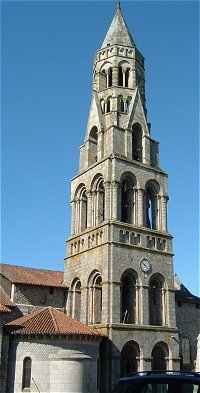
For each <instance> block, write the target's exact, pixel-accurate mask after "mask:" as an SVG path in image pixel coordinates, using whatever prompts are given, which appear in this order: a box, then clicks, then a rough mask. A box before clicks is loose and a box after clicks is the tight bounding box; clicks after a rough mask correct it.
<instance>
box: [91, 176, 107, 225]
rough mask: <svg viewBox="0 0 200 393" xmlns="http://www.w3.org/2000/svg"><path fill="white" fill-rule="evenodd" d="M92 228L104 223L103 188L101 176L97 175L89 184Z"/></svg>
mask: <svg viewBox="0 0 200 393" xmlns="http://www.w3.org/2000/svg"><path fill="white" fill-rule="evenodd" d="M91 194H92V226H96V225H98V224H101V223H102V222H103V221H105V186H104V179H103V176H102V175H101V174H100V173H98V174H97V175H96V176H95V177H94V179H93V180H92V184H91Z"/></svg>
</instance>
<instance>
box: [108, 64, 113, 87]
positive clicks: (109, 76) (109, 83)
mask: <svg viewBox="0 0 200 393" xmlns="http://www.w3.org/2000/svg"><path fill="white" fill-rule="evenodd" d="M111 86H112V68H109V69H108V87H111Z"/></svg>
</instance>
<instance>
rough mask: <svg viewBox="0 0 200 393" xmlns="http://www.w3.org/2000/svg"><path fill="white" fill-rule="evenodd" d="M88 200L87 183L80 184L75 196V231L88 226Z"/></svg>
mask: <svg viewBox="0 0 200 393" xmlns="http://www.w3.org/2000/svg"><path fill="white" fill-rule="evenodd" d="M87 210H88V200H87V192H86V188H85V185H84V184H83V183H82V184H80V185H79V187H78V188H77V190H76V192H75V196H74V233H79V232H81V231H84V230H85V229H86V228H87V214H88V211H87Z"/></svg>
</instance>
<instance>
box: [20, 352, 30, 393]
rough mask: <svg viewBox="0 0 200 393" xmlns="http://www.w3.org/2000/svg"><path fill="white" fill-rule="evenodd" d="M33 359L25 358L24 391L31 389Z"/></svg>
mask: <svg viewBox="0 0 200 393" xmlns="http://www.w3.org/2000/svg"><path fill="white" fill-rule="evenodd" d="M31 363H32V361H31V358H28V357H27V358H24V361H23V374H22V390H23V389H30V387H31Z"/></svg>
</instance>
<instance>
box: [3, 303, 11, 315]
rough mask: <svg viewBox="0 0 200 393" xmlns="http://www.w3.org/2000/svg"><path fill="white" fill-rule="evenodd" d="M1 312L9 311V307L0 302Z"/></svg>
mask: <svg viewBox="0 0 200 393" xmlns="http://www.w3.org/2000/svg"><path fill="white" fill-rule="evenodd" d="M2 312H11V309H10V308H8V307H6V306H4V305H3V304H0V313H2Z"/></svg>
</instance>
